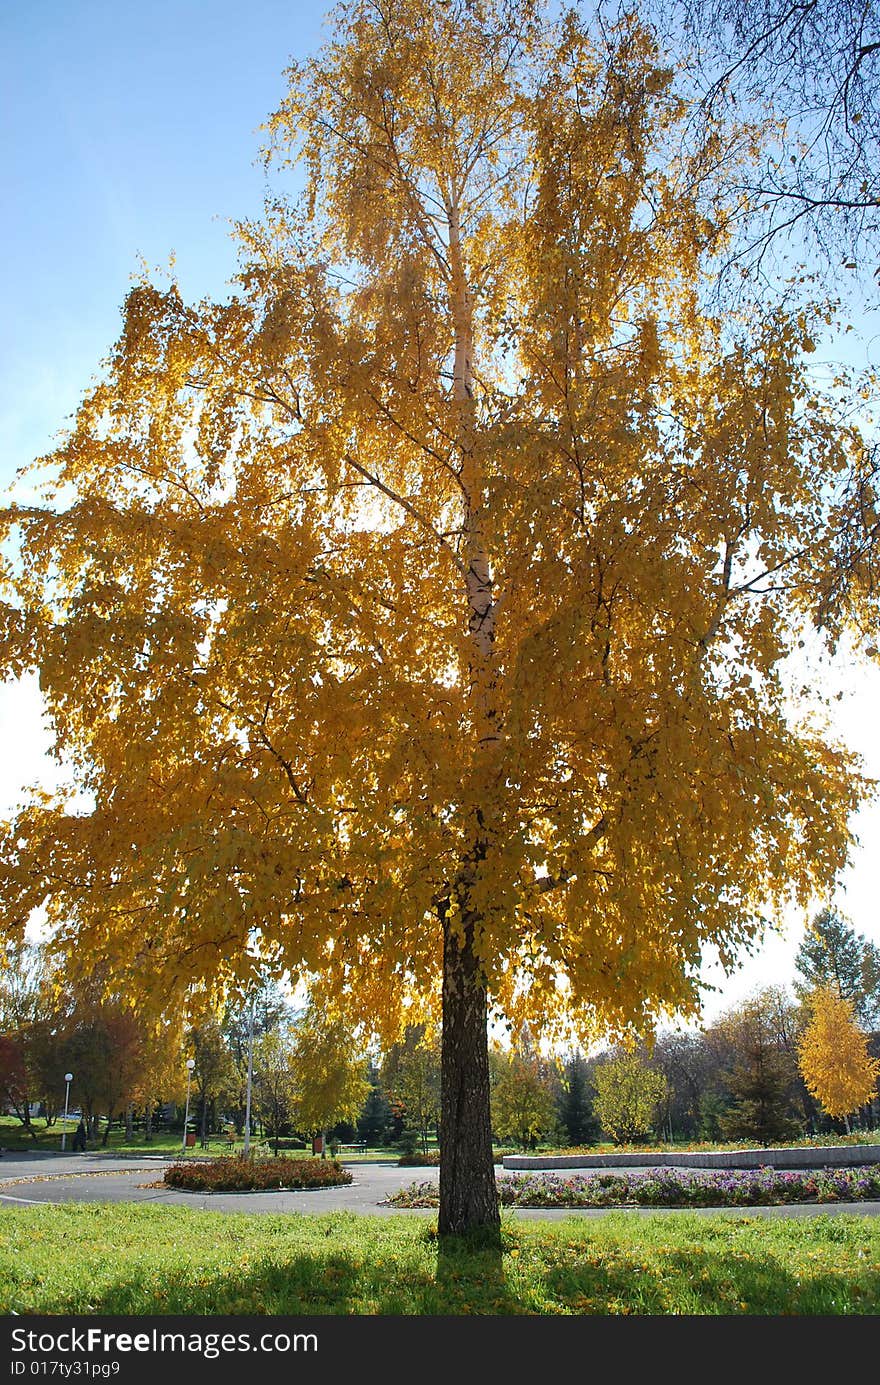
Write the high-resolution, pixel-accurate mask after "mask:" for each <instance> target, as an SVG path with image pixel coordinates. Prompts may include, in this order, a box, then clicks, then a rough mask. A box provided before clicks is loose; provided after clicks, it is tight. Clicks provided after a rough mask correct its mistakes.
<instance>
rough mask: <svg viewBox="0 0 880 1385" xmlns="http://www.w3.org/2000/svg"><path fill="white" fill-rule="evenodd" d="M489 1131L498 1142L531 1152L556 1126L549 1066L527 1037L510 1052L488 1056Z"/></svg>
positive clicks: (492, 1053)
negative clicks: (519, 1146)
mask: <svg viewBox="0 0 880 1385" xmlns="http://www.w3.org/2000/svg"><path fill="white" fill-rule="evenodd" d="M490 1072H491V1077H492V1085H491V1089H490V1092H491V1111H492V1128H493V1130H494V1131H495V1133H496V1135H498V1137H499V1138H500V1139H502V1140H503V1139H511V1140H515V1141H516V1142H517V1143H518V1144H520V1145H522V1147H523V1149H533V1148H534V1146H535V1144H536V1142H537V1141H538V1140H539V1139H540V1137H541V1136H542V1135H546V1134H547V1132H548V1131H549V1130H552V1129H553V1126H554V1125H555V1123H556V1101H555V1093H554V1089H553V1085H552V1081H551V1073H550V1070H549V1066H548V1064H547V1063H545V1062H544V1061H543V1060H542V1058H541V1056H540V1054H539V1053H538V1052H537V1051H536V1050H535V1049H534V1048H533V1047H532V1045H531V1042H530V1040H529V1037H528V1034H527V1033H526V1034H524V1035H521V1036H520V1041H519V1043H518V1044H517V1046H516V1048H514V1049H512V1050H507V1049H502V1048H500V1047H498V1046H496V1047H495V1048H493V1050H492V1051H491V1054H490Z"/></svg>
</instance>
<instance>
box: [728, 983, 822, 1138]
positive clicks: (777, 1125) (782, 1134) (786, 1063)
mask: <svg viewBox="0 0 880 1385" xmlns="http://www.w3.org/2000/svg"><path fill="white" fill-rule="evenodd" d="M779 1018H780V1016H779V992H778V991H777V990H775V989H774V988H773V987H766V988H765V989H764V990H761V991H758V992H756V993H755V994H754V995H752V996H749V997H748V998H747V999H746V1000H745V1001H743V1003H742V1004H741V1005H738V1006H736V1007H735V1008H734V1009H732V1010H730V1011H728V1012H727V1013H726V1014H725V1015H723V1016H722V1018H721V1019H720V1020H719V1021H718V1022H717V1024H716V1025H714V1026H713V1027H712V1028H713V1031H714V1034H715V1035H716V1036H717V1039H718V1040H719V1041H720V1042H721V1043H722V1044H723V1045H724V1046H725V1047H726V1049H727V1051H728V1053H729V1055H730V1060H729V1061H730V1068H729V1070H728V1072H727V1076H726V1085H727V1088H728V1091H729V1094H730V1096H731V1098H732V1103H731V1105H730V1107H729V1109H728V1110H727V1111H726V1112H725V1113H724V1114H723V1115H721V1116H719V1119H718V1125H719V1128H720V1132H721V1135H722V1137H723V1138H724V1139H726V1140H758V1141H760V1142H761V1143H762V1144H765V1145H768V1144H772V1143H773V1142H774V1141H776V1140H788V1139H792V1138H794V1137H796V1136H797V1135H799V1134H801V1133H802V1130H803V1123H802V1121H801V1120H799V1119H798V1117H797V1115H796V1113H795V1102H796V1100H797V1089H798V1069H797V1050H796V1048H795V1047H794V1046H793V1044H792V1042H791V1038H790V1036H789V1035H788V1034H787V1033H784V1032H783V1031H782V1029H781V1027H780V1023H779Z"/></svg>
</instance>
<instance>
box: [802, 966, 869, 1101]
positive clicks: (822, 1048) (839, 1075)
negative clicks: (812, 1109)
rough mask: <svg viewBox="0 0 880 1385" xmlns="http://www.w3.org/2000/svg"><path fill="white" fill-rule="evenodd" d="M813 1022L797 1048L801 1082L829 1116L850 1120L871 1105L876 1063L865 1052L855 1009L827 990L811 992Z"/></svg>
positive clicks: (837, 994)
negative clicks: (863, 1108) (865, 1106)
mask: <svg viewBox="0 0 880 1385" xmlns="http://www.w3.org/2000/svg"><path fill="white" fill-rule="evenodd" d="M810 1008H811V1012H812V1013H811V1018H810V1022H809V1024H808V1025H807V1027H806V1029H805V1031H804V1034H803V1037H802V1039H801V1043H800V1046H799V1050H798V1052H799V1061H800V1068H801V1072H802V1073H803V1077H804V1081H805V1082H806V1084H807V1087H808V1089H809V1091H810V1092H812V1094H813V1096H814V1097H816V1099H817V1101H820V1102H821V1103H822V1105H823V1106H824V1108H825V1110H826V1111H827V1112H828V1114H829V1116H834V1117H843V1116H848V1115H849V1114H850V1112H851V1111H855V1110H856V1109H857V1108H858V1107H859V1106H862V1105H864V1104H865V1102H868V1101H870V1100H871V1098H872V1096H873V1095H874V1093H875V1091H876V1089H877V1078H878V1076H880V1061H878V1060H877V1059H876V1058H872V1057H871V1056H870V1055H869V1053H868V1047H867V1039H866V1037H865V1035H864V1034H863V1033H862V1032H861V1030H860V1029H859V1027H858V1025H857V1023H856V1020H855V1015H854V1011H853V1004H852V1001H851V1000H848V999H847V998H846V997H845V996H842V995H840V994H839V993H838V992H837V991H836V990H834V989H832V988H831V987H828V986H821V987H819V988H818V989H817V990H816V991H814V993H813V995H812V997H811V999H810Z"/></svg>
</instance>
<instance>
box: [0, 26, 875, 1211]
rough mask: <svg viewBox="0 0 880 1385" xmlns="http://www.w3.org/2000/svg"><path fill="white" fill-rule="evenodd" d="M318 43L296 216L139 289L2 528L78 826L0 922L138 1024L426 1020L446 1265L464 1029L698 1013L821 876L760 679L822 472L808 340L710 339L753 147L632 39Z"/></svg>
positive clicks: (826, 466) (832, 421)
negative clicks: (265, 1016)
mask: <svg viewBox="0 0 880 1385" xmlns="http://www.w3.org/2000/svg"><path fill="white" fill-rule="evenodd" d="M335 22H336V29H335V32H334V38H333V42H332V43H331V44H328V46H327V47H326V48H325V49H323V50H322V51H321V52H320V53H319V54H317V55H316V56H315V57H314V58H312V59H310V60H309V61H308V62H306V63H303V64H301V65H294V66H293V67H292V68H291V69H290V71H289V73H288V77H289V88H288V91H287V94H286V95H285V97H284V100H283V101H282V103H281V105H280V106H279V108H278V110H277V111H276V112H275V114H274V115H273V116H272V117H271V118H270V122H269V131H270V144H271V150H270V156H271V158H272V159H274V166H275V167H276V168H278V169H279V170H280V171H281V172H282V174H283V172H284V169H285V168H286V167H287V166H288V165H289V164H296V165H298V166H299V168H300V169H301V170H302V172H303V174H304V180H305V185H306V186H305V192H304V195H303V197H302V198H301V199H300V200H299V201H298V202H296V203H288V202H287V201H285V199H284V198H283V197H281V196H279V197H278V198H276V199H273V200H272V202H271V203H270V205H269V207H268V208H267V210H266V213H265V215H264V217H263V218H262V219H261V220H260V221H259V222H254V223H252V224H248V225H247V226H244V227H242V228H241V231H240V243H241V247H242V264H241V272H240V275H239V278H238V281H237V284H236V288H235V292H234V295H233V296H232V298H231V299H230V301H229V302H227V303H222V304H216V303H203V304H200V305H188V304H186V303H185V302H184V301H183V297H182V295H181V293H180V291H179V289H178V287H177V285H176V284H172V285H171V286H170V287H168V288H166V289H163V288H161V287H159V286H158V285H156V284H153V283H151V282H148V281H146V280H145V281H144V282H142V283H140V284H139V285H138V286H137V287H136V288H134V289H133V290H132V292H131V293H130V295H129V296H128V299H127V302H126V305H125V312H124V322H123V331H122V335H121V337H120V340H119V342H118V343H117V345H116V347H115V349H114V351H113V353H112V357H111V359H110V361H109V363H108V367H107V370H106V372H105V375H104V377H103V378H102V380H101V381H100V383H99V384H98V385H97V386H96V387H95V389H94V390H93V391H92V392H91V393H90V394H89V395H88V396H87V397H86V399H85V400H84V402H83V404H82V406H81V408H80V409H79V411H78V413H77V416H76V420H75V423H74V426H73V428H72V430H71V433H70V435H69V437H68V439H67V440H66V441H65V442H64V444H63V445H62V446H61V447H60V448H59V449H58V451H57V452H56V453H54V454H53V456H52V458H51V459H50V469H51V475H52V478H53V484H54V483H55V482H57V485H58V489H57V490H56V491H55V492H54V499H53V494H49V495H48V496H46V497H45V498H43V499H40V500H38V501H37V503H35V504H33V505H30V504H28V505H20V506H14V507H10V508H9V509H8V510H7V511H6V512H5V513H4V515H3V517H2V526H3V531H4V535H5V533H6V532H7V531H8V532H9V533H10V534H12V533H14V535H15V537H16V540H17V542H18V556H17V557H16V559H15V561H13V562H12V563H11V564H10V566H9V569H8V573H7V579H8V580H7V587H8V592H7V596H8V599H7V601H6V604H5V606H4V607H3V608H2V621H0V660H2V662H0V672H7V671H8V672H10V673H15V674H17V673H19V672H20V671H22V670H23V669H29V668H39V670H40V679H41V687H42V689H43V691H44V696H45V698H46V704H47V710H48V716H49V717H50V718H51V722H52V725H53V728H54V734H55V749H56V752H57V753H58V755H59V757H60V758H61V759H62V760H63V761H64V762H65V763H68V764H71V765H73V766H75V767H76V778H77V779H78V781H79V786H80V787H83V788H85V789H86V790H87V791H88V793H89V795H90V799H91V801H92V802H93V803H94V808H93V809H92V810H91V811H88V812H83V811H82V809H81V806H80V804H81V800H77V805H76V807H75V808H73V807H72V806H71V800H70V798H69V796H65V795H63V794H62V795H60V796H59V797H58V798H57V800H52V801H50V802H46V801H43V800H40V801H35V802H34V803H32V804H30V805H28V806H27V807H26V808H25V809H24V810H22V812H20V813H19V814H18V815H17V816H16V817H15V819H14V821H13V822H11V823H10V824H9V827H8V833H7V838H8V840H7V841H6V843H5V845H6V847H7V849H6V850H4V851H3V853H2V862H3V864H2V866H0V901H2V903H3V906H4V912H5V916H6V917H7V918H8V919H9V920H10V926H13V927H23V926H24V924H25V920H26V919H27V917H28V916H29V915H30V912H31V910H32V909H33V908H34V907H35V906H36V905H37V904H40V903H42V904H44V905H45V907H46V909H47V911H48V917H49V919H50V921H51V923H52V924H53V925H54V926H55V928H56V930H57V932H56V945H57V946H58V947H59V948H60V949H62V950H63V951H64V952H65V954H66V965H67V966H68V967H71V966H74V967H75V966H79V967H81V968H89V967H91V966H92V965H93V962H94V959H95V957H96V956H101V957H102V958H103V959H104V961H105V963H106V965H107V966H108V967H109V968H110V969H111V972H112V973H113V979H114V984H118V985H121V984H123V981H124V983H125V984H128V985H135V984H136V985H137V987H138V988H139V991H140V992H141V993H142V994H143V993H144V992H146V993H147V994H151V995H152V996H153V998H154V1002H155V1003H156V1005H157V1006H159V1008H162V1007H164V1006H165V1005H167V1003H168V1001H169V997H175V998H176V997H180V996H181V995H185V994H186V992H187V990H188V988H189V987H190V986H192V985H193V984H194V983H202V982H204V983H205V984H206V985H209V986H211V987H213V988H215V989H216V991H217V992H218V993H219V992H223V991H225V990H226V989H227V988H228V987H230V986H232V985H235V984H240V983H241V982H242V981H243V980H244V979H245V978H246V977H247V976H248V975H249V973H250V967H251V960H250V959H251V951H250V948H251V943H252V941H253V939H254V937H255V936H256V937H257V938H258V939H259V941H260V944H261V946H262V948H263V949H264V951H265V952H266V953H267V955H268V954H271V955H272V956H273V957H274V959H275V962H276V964H277V966H278V967H279V968H281V967H283V968H286V969H287V970H289V971H290V973H291V974H296V975H303V976H307V977H308V976H310V977H314V978H315V986H316V987H320V988H323V993H324V994H325V995H326V996H334V995H335V996H336V997H337V999H338V1000H339V1002H340V1003H341V1004H343V1005H344V1006H345V1008H346V1009H347V1010H350V1011H351V1012H354V1011H355V1010H356V1011H357V1017H358V1018H359V1019H360V1020H361V1021H362V1022H363V1023H364V1024H365V1025H369V1026H371V1028H372V1029H373V1030H375V1031H376V1034H377V1037H378V1038H380V1039H382V1041H383V1042H385V1043H387V1042H388V1041H390V1040H391V1039H393V1038H396V1037H399V1034H400V1032H401V1028H402V1024H403V1022H404V1020H405V1019H406V1017H407V1016H408V1015H410V1014H411V1011H410V1010H409V1009H408V1005H409V1003H410V1002H412V1001H413V1000H417V1001H418V1002H419V1003H420V1004H421V1005H422V1006H423V1007H424V1006H433V1007H434V1008H435V1009H436V1008H437V1007H438V1005H439V1006H440V1007H441V1008H442V1020H443V1024H442V1043H443V1054H442V1101H443V1114H442V1121H441V1126H442V1133H443V1146H444V1158H443V1162H442V1164H441V1170H440V1217H439V1226H440V1231H441V1233H443V1234H446V1233H448V1232H457V1231H464V1230H467V1229H469V1228H471V1227H474V1226H482V1227H487V1228H491V1229H493V1230H495V1231H497V1230H498V1227H499V1210H498V1205H497V1193H496V1186H495V1178H494V1168H493V1161H492V1140H491V1134H492V1132H491V1122H490V1109H489V1067H488V1041H487V1020H488V1016H489V1011H490V1006H491V1009H492V1012H493V1015H494V1014H497V1015H499V1016H506V1017H507V1019H508V1021H509V1022H510V1023H511V1024H513V1026H514V1027H515V1028H516V1027H518V1026H519V1025H520V1024H521V1023H522V1021H523V1020H524V1019H525V1018H527V1017H528V1015H529V1013H531V1014H532V1015H533V1016H534V1017H536V1018H538V1019H539V1020H540V1022H541V1024H542V1026H543V1027H544V1028H545V1029H546V1030H547V1031H548V1032H549V1030H550V1028H551V1026H552V1025H553V1024H554V1023H555V1024H556V1025H557V1028H558V1030H559V1032H566V1025H567V1024H568V1023H569V1022H570V1025H571V1026H573V1027H574V1029H575V1030H576V1032H577V1033H578V1035H579V1036H580V1039H581V1041H582V1042H585V1041H586V1038H587V1037H589V1036H590V1035H592V1034H595V1033H597V1032H605V1031H608V1032H609V1033H611V1034H612V1035H618V1034H621V1035H622V1034H625V1033H628V1032H630V1031H636V1032H648V1031H650V1030H652V1029H653V1027H654V1025H655V1022H656V1020H657V1018H658V1017H661V1016H663V1015H665V1014H669V1013H672V1012H675V1011H677V1010H681V1011H682V1012H683V1013H685V1014H695V1013H696V1011H697V1008H698V1002H699V992H700V983H699V969H700V961H701V955H702V949H703V947H704V946H705V945H707V944H710V943H714V944H717V945H718V946H719V947H720V950H721V955H722V959H723V960H724V961H725V962H727V963H732V962H733V960H734V957H735V953H736V949H737V947H738V946H739V945H740V944H741V943H743V942H745V941H746V940H747V939H749V938H751V937H754V936H755V935H756V934H757V933H758V932H760V930H761V929H762V928H763V926H764V919H765V918H766V917H767V912H768V910H773V909H774V908H776V907H781V906H782V904H783V903H784V902H787V901H788V899H789V898H790V896H792V895H794V896H796V897H797V898H799V899H801V900H806V899H808V898H810V897H812V896H813V894H814V892H815V890H816V889H817V888H821V889H828V888H830V885H831V881H832V880H833V878H834V876H835V873H836V872H837V871H838V870H839V869H840V868H841V867H842V866H843V864H844V862H845V859H846V852H847V847H848V844H849V830H848V820H849V814H850V812H851V811H852V810H853V809H854V808H855V806H856V804H857V803H858V801H859V799H860V796H861V794H862V792H863V787H864V786H863V785H862V782H861V780H860V779H859V778H858V775H857V774H854V773H853V765H852V762H851V761H850V760H849V758H848V757H847V756H846V755H845V754H844V753H843V751H841V750H840V749H838V748H836V747H834V746H832V745H829V744H828V743H826V742H825V741H823V740H822V739H821V737H820V736H819V735H818V734H817V733H813V732H810V731H808V730H806V729H804V728H802V727H798V726H796V725H794V724H792V723H791V722H790V720H789V713H788V710H787V707H786V703H785V699H784V696H783V690H782V685H781V681H780V677H779V673H778V669H779V666H780V664H781V663H782V661H783V660H784V658H785V656H786V655H787V653H788V650H789V647H790V644H791V640H792V636H793V631H794V630H795V628H796V627H797V626H798V624H799V622H800V620H801V611H802V607H803V605H804V601H805V596H804V590H803V589H804V582H805V581H806V577H807V575H808V569H809V562H810V560H811V559H812V558H813V557H814V556H815V555H816V554H817V553H818V554H823V553H824V552H825V540H826V538H827V535H828V531H829V525H830V524H831V523H832V520H833V515H832V508H833V493H834V483H835V481H836V480H837V479H838V478H840V477H841V476H843V475H848V474H850V473H851V472H852V469H853V466H854V460H853V459H854V456H860V455H861V454H862V453H863V452H864V450H865V447H864V442H863V440H862V438H861V436H860V434H859V432H858V431H857V429H856V428H855V427H854V425H853V424H852V422H851V420H850V421H849V422H848V424H847V427H846V428H845V429H843V428H841V426H840V423H839V421H838V415H837V414H836V412H835V408H834V407H832V405H833V401H828V400H826V399H824V398H820V397H818V396H817V394H816V386H815V383H814V381H813V379H812V377H811V376H810V374H809V372H808V371H807V368H806V365H805V353H808V352H809V350H810V349H811V347H812V345H813V344H814V341H815V332H816V331H817V330H818V328H817V324H818V323H820V322H821V317H820V316H818V315H817V314H816V313H814V312H813V310H812V309H811V308H809V307H807V306H805V305H803V304H800V303H796V304H793V305H792V306H791V310H789V309H788V307H786V306H777V305H772V304H769V303H767V302H765V303H762V304H759V305H758V306H757V307H756V308H755V309H754V311H752V312H750V314H749V315H748V317H747V318H743V317H739V318H738V317H737V316H736V315H735V314H733V313H731V314H727V315H725V316H723V317H721V316H713V314H712V312H711V310H710V309H709V307H707V306H706V305H707V304H708V303H709V301H710V294H709V290H710V288H711V286H712V283H713V276H714V275H715V274H716V271H717V267H718V265H719V263H720V257H721V256H722V254H723V252H724V250H725V244H726V239H727V236H728V234H729V231H730V227H731V225H732V220H733V218H734V217H735V216H736V214H737V211H738V208H737V207H736V206H732V205H731V201H730V196H729V188H730V186H731V183H732V176H731V175H732V170H733V169H734V168H735V167H736V166H737V165H738V163H740V162H741V161H742V160H744V159H746V160H747V159H748V158H750V157H751V156H752V151H753V150H754V147H755V136H754V133H753V132H752V131H742V130H738V129H736V128H734V127H733V126H731V127H730V128H726V127H724V126H723V125H722V124H721V123H720V122H716V123H714V124H711V123H710V124H709V125H708V126H706V125H704V126H703V127H702V129H697V127H696V126H695V125H694V124H693V123H691V124H689V123H688V121H687V111H686V109H685V107H684V106H683V104H682V102H681V100H680V99H679V96H678V93H677V92H676V90H675V87H674V81H673V76H672V74H671V72H670V69H669V66H668V64H667V63H666V62H665V61H664V59H663V57H662V55H660V54H658V53H657V51H656V49H655V46H654V44H653V42H652V39H651V37H650V35H649V34H648V33H647V32H646V31H645V29H644V28H643V27H642V26H640V25H639V24H638V23H637V22H636V21H635V20H634V19H633V18H631V17H630V18H625V19H623V20H622V21H621V23H620V24H619V25H618V26H616V27H615V28H614V29H613V30H609V31H608V32H606V33H598V34H595V35H593V34H591V33H590V32H589V29H588V25H587V23H586V22H585V20H584V19H583V18H582V17H580V16H579V15H578V14H577V13H576V12H574V11H566V12H565V13H564V14H562V15H559V14H558V13H557V10H556V7H554V6H551V5H549V4H544V3H537V2H536V0H480V2H479V3H471V2H470V0H451V2H450V3H449V4H446V5H436V4H433V3H428V0H398V2H397V3H395V5H394V6H393V7H392V6H391V5H389V4H388V3H386V0H353V2H352V3H351V4H349V5H346V6H344V7H342V8H340V9H339V10H337V11H336V15H335ZM846 407H847V400H846V399H843V400H842V401H841V408H843V409H845V408H846ZM817 561H818V560H817ZM147 747H148V751H149V753H147V752H146V748H147ZM817 805H821V811H819V810H818V809H817ZM734 867H735V868H734ZM316 993H318V992H317V991H316ZM380 1031H381V1032H380Z"/></svg>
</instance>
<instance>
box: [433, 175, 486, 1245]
mask: <svg viewBox="0 0 880 1385" xmlns="http://www.w3.org/2000/svg"><path fill="white" fill-rule="evenodd" d="M446 210H447V216H448V227H449V263H450V271H451V273H450V282H449V310H450V317H451V320H452V325H453V336H454V346H455V350H454V361H453V381H452V398H453V400H454V402H455V404H456V406H457V414H458V419H457V442H458V449H459V453H460V458H461V467H460V483H461V488H462V492H463V494H464V513H463V516H462V535H461V537H462V556H463V558H464V564H465V571H466V583H465V586H466V591H465V598H466V601H467V629H468V636H469V640H468V668H467V670H466V673H465V676H466V678H467V696H468V701H469V703H470V708H471V728H472V729H471V735H472V738H473V763H472V766H471V775H472V787H475V788H476V790H477V791H476V794H475V795H474V801H475V802H476V804H477V805H478V806H477V807H476V809H475V811H474V814H473V818H474V821H473V826H472V829H471V830H472V833H473V835H472V838H471V843H470V846H469V848H468V850H467V851H466V853H465V855H464V858H463V860H462V865H461V870H460V872H459V874H458V877H457V879H456V881H455V884H454V898H455V903H456V905H457V909H456V911H455V912H454V913H453V914H452V915H450V910H449V905H448V904H447V905H446V906H445V907H443V908H442V909H441V916H442V920H443V1030H442V1044H441V1112H440V1215H439V1231H440V1234H441V1235H460V1234H462V1233H464V1232H472V1231H481V1232H483V1233H485V1234H487V1235H488V1236H489V1237H490V1238H491V1239H495V1240H496V1241H497V1240H498V1239H499V1238H500V1231H501V1217H500V1213H499V1208H498V1193H497V1189H496V1186H495V1166H494V1162H493V1159H492V1121H491V1115H490V1109H489V1040H488V1033H487V1019H488V1015H487V997H486V982H485V977H484V974H483V970H482V966H481V964H480V957H479V954H478V947H477V944H478V938H479V924H480V917H479V914H478V912H477V911H476V910H475V909H474V908H473V907H472V903H471V900H472V898H473V894H472V889H473V886H474V885H475V884H476V881H477V877H478V875H479V871H480V867H481V864H482V862H483V861H484V860H485V857H486V852H487V847H488V844H489V840H490V837H491V818H492V809H491V795H492V766H493V761H494V757H495V755H496V753H497V749H498V744H499V739H500V737H499V725H498V722H499V718H498V709H497V695H496V694H497V689H496V666H495V621H496V606H495V597H494V590H493V581H492V569H491V563H490V559H489V553H488V547H487V542H486V532H485V526H486V521H487V518H488V516H487V510H486V497H485V478H484V475H483V468H482V464H481V461H480V459H479V455H478V449H477V446H476V442H477V438H476V431H477V423H476V408H475V401H474V350H475V341H474V319H473V299H472V296H471V292H470V287H469V284H468V275H467V265H466V259H465V254H464V246H463V240H462V229H461V220H460V209H459V206H458V203H457V201H456V199H455V197H454V196H453V195H452V193H450V196H449V200H448V202H447V208H446Z"/></svg>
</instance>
